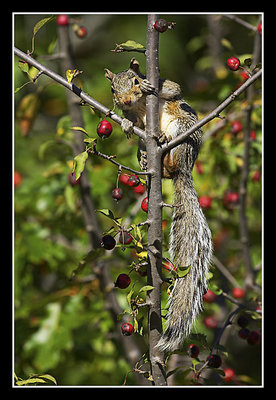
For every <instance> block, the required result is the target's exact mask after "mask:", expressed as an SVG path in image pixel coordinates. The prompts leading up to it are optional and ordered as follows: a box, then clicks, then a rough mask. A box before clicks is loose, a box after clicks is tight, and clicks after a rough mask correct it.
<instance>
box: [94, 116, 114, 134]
mask: <svg viewBox="0 0 276 400" xmlns="http://www.w3.org/2000/svg"><path fill="white" fill-rule="evenodd" d="M111 133H112V125H111V123H110V122H109V121H107V120H106V119H104V120H102V121H100V122H99V123H98V126H97V134H98V135H99V136H100V138H102V139H106V138H108V137H109V136H110V135H111Z"/></svg>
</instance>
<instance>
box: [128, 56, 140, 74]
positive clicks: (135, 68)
mask: <svg viewBox="0 0 276 400" xmlns="http://www.w3.org/2000/svg"><path fill="white" fill-rule="evenodd" d="M139 65H140V64H139V61H137V60H136V59H135V58H132V59H131V60H130V66H129V68H130V69H132V71H134V72H135V73H136V74H140V69H139Z"/></svg>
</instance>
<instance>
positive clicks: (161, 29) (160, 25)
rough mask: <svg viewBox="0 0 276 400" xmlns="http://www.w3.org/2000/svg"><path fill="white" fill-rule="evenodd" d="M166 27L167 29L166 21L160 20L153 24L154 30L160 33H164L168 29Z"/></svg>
mask: <svg viewBox="0 0 276 400" xmlns="http://www.w3.org/2000/svg"><path fill="white" fill-rule="evenodd" d="M168 27H169V23H168V21H166V20H165V19H162V18H160V19H158V20H157V21H155V23H154V28H155V29H156V30H157V31H158V32H160V33H163V32H165V31H166V30H167V29H168Z"/></svg>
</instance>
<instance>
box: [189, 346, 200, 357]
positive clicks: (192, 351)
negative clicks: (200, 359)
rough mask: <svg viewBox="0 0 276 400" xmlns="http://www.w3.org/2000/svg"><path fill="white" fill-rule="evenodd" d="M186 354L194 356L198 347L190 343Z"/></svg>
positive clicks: (197, 352) (197, 351)
mask: <svg viewBox="0 0 276 400" xmlns="http://www.w3.org/2000/svg"><path fill="white" fill-rule="evenodd" d="M188 354H189V356H190V357H192V358H196V357H197V356H198V354H199V347H198V346H196V345H195V344H190V346H189V348H188Z"/></svg>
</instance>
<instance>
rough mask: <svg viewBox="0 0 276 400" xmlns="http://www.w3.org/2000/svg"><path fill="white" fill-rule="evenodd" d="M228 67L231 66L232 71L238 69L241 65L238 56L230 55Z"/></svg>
mask: <svg viewBox="0 0 276 400" xmlns="http://www.w3.org/2000/svg"><path fill="white" fill-rule="evenodd" d="M226 63H227V66H228V68H230V69H231V70H232V71H237V70H238V69H239V66H240V60H239V59H238V58H236V57H230V58H228V60H227V61H226Z"/></svg>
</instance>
